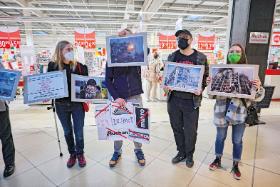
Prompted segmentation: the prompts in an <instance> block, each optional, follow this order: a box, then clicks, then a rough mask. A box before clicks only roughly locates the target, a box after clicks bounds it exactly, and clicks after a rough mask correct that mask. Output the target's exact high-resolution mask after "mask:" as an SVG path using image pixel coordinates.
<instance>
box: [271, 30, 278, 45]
mask: <svg viewBox="0 0 280 187" xmlns="http://www.w3.org/2000/svg"><path fill="white" fill-rule="evenodd" d="M271 45H272V46H280V32H273V34H272V38H271Z"/></svg>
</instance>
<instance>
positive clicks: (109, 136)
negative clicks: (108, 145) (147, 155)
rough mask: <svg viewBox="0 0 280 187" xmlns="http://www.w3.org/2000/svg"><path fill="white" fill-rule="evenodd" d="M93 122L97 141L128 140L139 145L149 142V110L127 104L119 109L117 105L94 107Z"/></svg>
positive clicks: (108, 104) (109, 104)
mask: <svg viewBox="0 0 280 187" xmlns="http://www.w3.org/2000/svg"><path fill="white" fill-rule="evenodd" d="M95 120H96V124H97V128H98V138H99V140H111V141H116V140H125V139H127V140H130V141H135V142H139V143H149V142H150V132H149V110H148V109H146V108H138V107H135V106H134V105H133V104H132V103H127V104H126V106H125V107H120V106H119V105H118V104H117V103H107V104H101V105H96V106H95Z"/></svg>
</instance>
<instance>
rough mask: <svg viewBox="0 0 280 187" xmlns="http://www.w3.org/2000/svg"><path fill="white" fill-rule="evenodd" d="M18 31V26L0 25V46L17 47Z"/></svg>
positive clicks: (18, 41)
mask: <svg viewBox="0 0 280 187" xmlns="http://www.w3.org/2000/svg"><path fill="white" fill-rule="evenodd" d="M19 46H20V32H19V28H18V27H0V48H4V49H10V48H11V47H15V48H19Z"/></svg>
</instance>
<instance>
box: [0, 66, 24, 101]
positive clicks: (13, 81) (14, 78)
mask: <svg viewBox="0 0 280 187" xmlns="http://www.w3.org/2000/svg"><path fill="white" fill-rule="evenodd" d="M19 78H20V73H19V72H16V71H9V70H1V71H0V100H1V99H3V100H13V99H14V96H15V92H16V88H17V85H18V82H19Z"/></svg>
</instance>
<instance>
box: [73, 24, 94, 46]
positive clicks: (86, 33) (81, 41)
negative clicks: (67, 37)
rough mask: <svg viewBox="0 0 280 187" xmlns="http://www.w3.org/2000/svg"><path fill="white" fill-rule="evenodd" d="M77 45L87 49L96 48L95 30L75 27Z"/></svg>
mask: <svg viewBox="0 0 280 187" xmlns="http://www.w3.org/2000/svg"><path fill="white" fill-rule="evenodd" d="M75 45H78V46H81V47H83V48H85V49H94V48H95V47H96V39H95V32H94V31H93V30H92V29H85V28H78V29H75Z"/></svg>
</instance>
